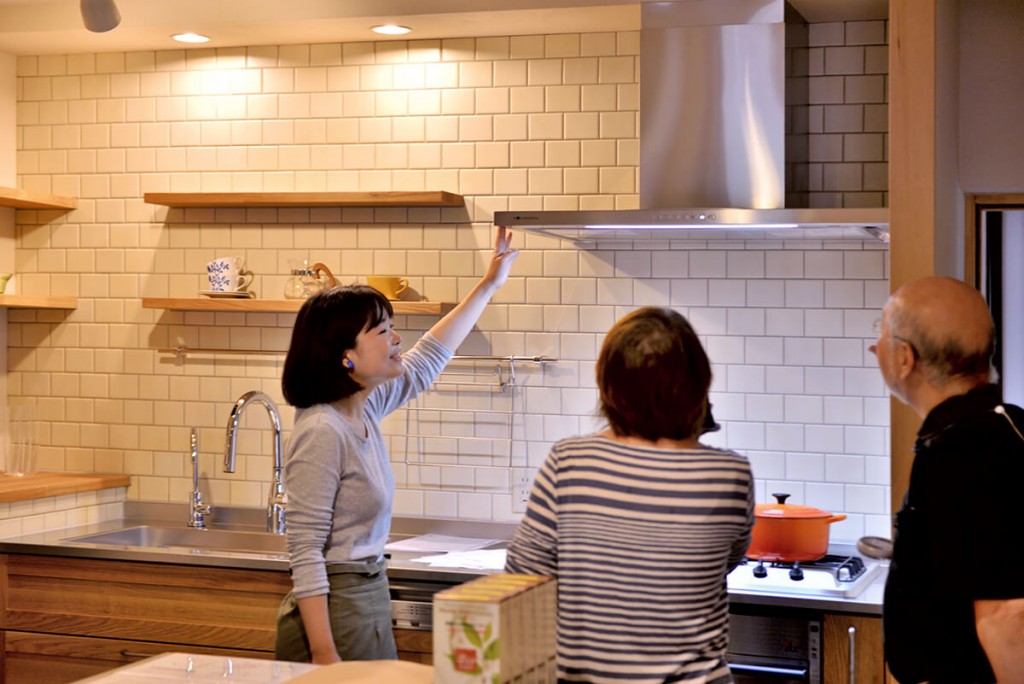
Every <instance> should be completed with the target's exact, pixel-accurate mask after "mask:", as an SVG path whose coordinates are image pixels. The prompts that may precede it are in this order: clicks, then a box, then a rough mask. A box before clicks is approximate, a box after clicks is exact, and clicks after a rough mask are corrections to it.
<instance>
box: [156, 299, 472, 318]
mask: <svg viewBox="0 0 1024 684" xmlns="http://www.w3.org/2000/svg"><path fill="white" fill-rule="evenodd" d="M305 301H306V300H304V299H214V298H209V297H201V298H199V299H186V298H174V297H145V298H143V300H142V308H144V309H165V310H167V311H230V312H236V313H295V312H296V311H298V310H299V309H300V308H302V304H303V303H304V302H305ZM391 306H392V307H394V309H395V313H396V314H424V315H431V314H438V315H439V314H445V313H448V312H449V311H451V310H452V309H453V308H455V305H454V304H446V303H442V302H403V301H393V302H391Z"/></svg>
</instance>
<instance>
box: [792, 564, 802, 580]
mask: <svg viewBox="0 0 1024 684" xmlns="http://www.w3.org/2000/svg"><path fill="white" fill-rule="evenodd" d="M803 578H804V571H803V570H801V569H800V566H799V565H798V564H794V565H793V569H792V570H790V571H789V579H791V580H793V581H794V582H799V581H800V580H802V579H803Z"/></svg>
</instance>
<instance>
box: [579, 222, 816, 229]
mask: <svg viewBox="0 0 1024 684" xmlns="http://www.w3.org/2000/svg"><path fill="white" fill-rule="evenodd" d="M728 227H735V228H742V229H743V230H788V229H791V228H799V227H800V226H799V225H797V224H796V223H741V224H726V223H717V224H715V223H711V224H709V223H674V224H672V225H668V224H665V223H661V224H643V223H629V224H626V223H620V224H618V225H615V224H609V223H598V224H594V225H586V226H584V228H586V229H587V230H681V229H685V230H722V229H723V228H728Z"/></svg>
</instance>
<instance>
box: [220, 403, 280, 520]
mask: <svg viewBox="0 0 1024 684" xmlns="http://www.w3.org/2000/svg"><path fill="white" fill-rule="evenodd" d="M254 402H255V403H258V404H263V407H264V408H265V409H267V414H268V415H269V416H270V423H271V426H272V427H273V429H274V473H273V476H272V478H271V481H270V497H269V499H268V501H267V532H272V533H274V534H284V511H285V507H286V506H287V505H288V495H287V493H285V491H284V479H283V478H282V467H281V415H280V414H279V413H278V412H277V406H275V405H274V401H273V400H272V399H271V398H270V397H268V396H267V395H266V394H264V393H263V392H259V391H256V390H253V391H251V392H246V393H245V394H243V395H242V396H240V397H239V398H238V400H237V401H236V402H235V405H234V406H233V407H231V417H230V418H228V430H227V445H226V446H225V447H224V472H225V473H233V472H235V448H236V446H237V434H238V421H239V420H241V418H242V413H243V412H244V411H245V409H246V407H247V406H249V404H251V403H254Z"/></svg>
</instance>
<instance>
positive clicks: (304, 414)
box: [284, 333, 452, 598]
mask: <svg viewBox="0 0 1024 684" xmlns="http://www.w3.org/2000/svg"><path fill="white" fill-rule="evenodd" d="M451 357H452V351H451V350H449V349H447V348H446V347H445V346H444V345H442V344H441V343H440V342H438V341H437V340H436V339H435V338H434V337H432V336H431V335H430V334H429V333H427V334H426V335H424V336H423V337H422V338H420V340H419V341H418V342H417V343H416V345H415V346H414V347H413V348H412V349H411V350H410V351H409V352H408V353H406V354H404V355H403V357H402V359H403V363H404V365H405V373H404V374H403V375H402V376H401V377H399V378H396V379H394V380H392V381H390V382H388V383H385V384H383V385H381V386H379V387H377V388H376V389H374V390H373V391H372V392H371V393H370V395H369V397H368V398H367V401H366V409H365V416H366V431H367V433H368V434H367V436H363V435H362V434H357V433H356V431H355V430H353V429H352V428H351V427H350V425H349V423H348V422H347V421H346V420H344V419H343V418H342V416H341V415H340V414H339V413H338V411H337V410H336V409H335V408H334V407H333V406H331V405H330V404H317V405H315V406H310V407H309V408H306V409H298V410H297V411H296V412H295V427H294V429H293V430H292V434H291V438H290V439H289V440H288V448H287V450H286V454H285V465H284V479H285V486H286V489H287V491H288V513H287V530H288V552H289V554H290V555H291V560H290V565H291V573H292V585H293V592H294V595H295V597H296V598H306V597H308V596H317V595H319V594H326V593H328V589H329V587H328V583H327V568H326V564H327V563H344V562H372V561H376V560H379V559H380V558H381V556H382V554H383V553H384V544H385V542H386V541H387V537H388V532H389V531H390V528H391V508H392V504H393V502H394V498H395V477H394V474H393V473H392V471H391V463H390V458H389V456H388V450H387V446H386V444H385V441H384V435H383V434H382V433H381V429H380V421H381V419H382V418H383V417H384V416H386V415H387V414H389V413H391V412H392V411H394V410H395V409H398V408H400V407H401V406H402V405H404V404H405V403H406V402H408V401H409V400H411V399H413V398H414V397H415V396H416V395H417V394H419V393H420V392H422V391H424V390H425V389H427V388H428V387H430V385H431V384H432V383H433V382H434V380H435V379H436V378H437V376H438V375H439V374H440V373H441V371H442V370H443V369H444V367H445V364H447V363H448V361H449V359H451Z"/></svg>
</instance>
